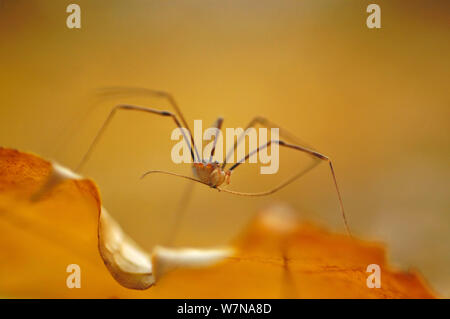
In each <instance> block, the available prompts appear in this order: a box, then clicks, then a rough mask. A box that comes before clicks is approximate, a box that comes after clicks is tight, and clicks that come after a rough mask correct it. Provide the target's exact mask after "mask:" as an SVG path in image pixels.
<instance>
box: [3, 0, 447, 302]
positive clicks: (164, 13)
mask: <svg viewBox="0 0 450 319" xmlns="http://www.w3.org/2000/svg"><path fill="white" fill-rule="evenodd" d="M70 3H71V2H66V1H58V2H55V1H49V0H48V1H43V0H41V1H17V0H16V1H1V2H0V39H1V40H0V60H1V61H2V68H1V73H0V86H1V90H0V145H1V146H4V147H12V148H17V149H20V150H24V151H32V152H34V153H37V154H39V155H41V156H43V157H48V158H52V159H54V160H57V161H58V162H60V163H61V164H63V165H66V166H68V167H72V168H74V167H75V166H76V165H77V164H78V162H79V161H80V159H81V157H82V156H83V153H84V152H85V151H86V149H87V147H88V146H89V143H90V141H91V140H92V139H93V137H94V136H95V133H96V131H97V130H98V129H99V128H100V126H101V124H102V122H103V120H104V119H105V118H106V116H107V114H108V112H109V110H110V109H111V108H112V107H113V106H114V105H116V104H119V103H133V104H139V105H146V106H151V107H155V108H160V109H168V110H169V109H170V107H169V105H168V104H167V102H166V101H164V100H161V99H157V98H149V97H146V96H139V95H134V94H128V95H120V96H113V97H111V98H108V99H100V98H99V96H98V94H96V92H98V91H96V90H97V89H99V88H102V87H110V86H127V87H145V88H152V89H160V90H166V91H169V92H171V93H172V94H173V95H174V96H175V99H176V100H177V101H178V103H179V104H180V106H181V107H182V110H183V112H184V115H185V116H186V117H187V119H188V121H189V124H190V125H191V126H192V123H193V120H194V119H202V120H203V121H204V126H207V125H208V124H210V123H213V122H214V120H215V119H216V117H217V116H219V115H221V116H223V117H224V118H225V122H224V127H243V126H245V125H246V124H247V123H248V122H249V121H250V119H251V118H252V117H253V116H255V115H263V116H265V117H267V118H269V119H271V120H273V121H274V122H275V123H277V124H279V125H280V126H281V127H283V128H287V129H288V130H290V131H292V132H293V133H294V134H295V135H297V136H298V137H300V138H301V139H302V140H304V141H306V142H308V143H309V144H311V145H313V146H314V147H315V148H316V149H317V150H319V151H321V152H322V153H324V154H326V155H328V156H330V157H331V158H332V159H333V161H334V166H335V169H336V173H337V177H338V181H339V183H340V187H341V189H342V193H343V197H344V203H345V207H346V210H347V214H348V216H347V218H348V220H349V224H350V227H351V228H352V230H353V232H354V233H355V234H356V235H357V236H358V237H362V238H366V239H371V240H376V241H381V242H384V243H386V245H387V247H388V252H389V258H390V259H391V261H392V262H393V263H394V264H396V265H398V266H399V267H402V268H408V267H414V268H416V269H418V270H420V272H421V273H422V274H423V275H424V276H425V278H426V279H427V280H428V281H429V282H430V283H431V285H432V287H433V288H434V289H435V290H436V291H437V292H439V293H440V294H441V295H443V296H450V254H449V249H448V244H449V242H450V232H449V225H450V214H449V207H450V198H449V196H448V189H449V186H450V185H449V180H450V178H449V177H450V169H449V155H450V152H449V147H448V145H449V142H450V140H449V137H450V122H449V120H450V95H449V90H448V87H449V78H450V61H449V59H448V56H449V48H450V42H449V35H450V28H449V21H450V19H449V18H450V17H449V15H450V14H449V13H450V10H449V9H450V6H449V3H448V1H433V2H429V1H424V0H423V1H408V2H405V1H377V2H376V3H377V4H379V5H380V7H381V23H382V28H381V29H378V30H377V29H368V28H367V26H366V18H367V16H368V13H366V7H367V5H368V4H370V3H371V2H369V1H357V0H353V1H345V2H344V1H332V0H327V1H320V2H317V1H312V0H308V1H300V0H296V1H294V0H292V1H287V0H283V1H265V0H264V1H254V0H253V1H248V0H241V1H236V0H234V1H217V0H214V1H206V0H199V1H161V0H155V1H148V2H143V1H95V2H93V1H76V3H77V4H79V5H80V7H81V19H82V28H81V29H80V30H75V29H72V30H71V29H68V28H67V27H66V18H67V15H68V14H67V13H66V7H67V5H68V4H70ZM88 110H90V111H91V112H90V113H89V114H90V116H89V117H87V118H85V119H83V118H84V114H86V112H87V111H88ZM205 128H206V127H204V129H205ZM172 129H173V124H172V122H171V121H170V120H167V119H163V118H158V117H154V116H151V115H146V114H140V113H133V112H123V113H119V114H118V115H117V117H116V119H115V120H114V122H113V123H112V125H111V127H110V128H109V129H108V131H107V132H106V134H105V136H104V139H103V140H102V142H101V143H100V144H99V146H98V147H97V148H96V149H95V151H94V153H93V156H92V158H91V160H90V161H89V162H88V163H87V165H86V167H85V168H84V169H83V171H82V174H84V175H86V176H89V177H92V178H93V179H94V180H95V181H96V182H97V183H98V185H99V187H100V189H101V193H102V196H103V201H104V205H105V206H106V207H107V208H108V210H109V211H110V213H111V214H112V215H113V216H114V217H115V218H116V219H117V220H118V221H119V222H120V223H121V225H122V226H123V228H124V229H125V231H126V232H127V233H128V234H130V235H132V237H133V238H134V239H135V240H136V241H137V242H138V243H139V244H141V245H142V246H143V247H146V248H148V249H151V247H152V246H153V245H155V244H156V243H163V242H165V241H167V240H168V239H167V236H168V234H170V233H171V232H170V231H171V229H172V227H173V222H174V221H173V219H174V216H175V212H176V210H177V207H178V205H179V200H180V198H181V197H182V193H183V190H184V189H185V187H186V185H187V184H188V182H186V181H184V180H179V179H176V178H173V177H167V176H156V175H155V176H151V177H148V178H146V179H144V180H139V177H140V175H141V174H142V173H143V172H145V171H146V170H149V169H165V170H170V171H176V172H180V173H184V174H187V173H190V167H189V166H188V165H175V164H173V163H172V161H171V157H170V151H171V148H172V146H173V145H174V144H175V143H174V142H173V141H171V140H170V133H171V131H172ZM280 158H281V159H280V163H281V168H280V171H279V173H278V174H276V175H275V176H261V175H259V174H258V167H257V166H256V165H253V164H251V165H250V164H247V165H242V167H240V168H239V169H236V171H235V172H234V174H233V176H232V185H230V189H234V190H241V191H261V190H266V189H269V188H270V187H271V186H275V185H277V183H278V182H280V181H281V180H282V179H283V178H286V177H288V176H290V174H294V173H295V172H297V170H299V169H301V168H302V167H304V164H305V163H306V162H305V161H304V158H305V156H303V155H301V154H295V153H292V151H280ZM244 166H245V167H244ZM275 202H276V203H286V204H287V205H290V206H292V207H294V208H295V209H296V210H297V211H298V213H299V214H300V215H301V216H302V218H304V219H305V220H312V221H315V222H316V223H318V224H322V225H325V226H326V227H327V228H330V229H333V230H335V231H340V232H343V231H344V228H343V224H342V219H341V217H340V214H339V206H338V201H337V196H336V194H335V191H334V188H333V182H332V179H331V176H330V174H329V170H328V167H327V165H323V164H322V165H321V166H319V168H316V169H315V170H314V171H312V172H311V173H309V174H308V175H307V176H305V177H304V178H302V179H301V180H299V181H297V182H295V183H294V184H292V185H290V186H289V187H287V188H286V189H284V190H283V191H280V192H279V193H277V194H275V195H273V196H270V197H264V198H242V197H234V196H233V195H229V194H222V193H218V192H216V191H213V190H211V189H208V188H207V187H204V186H201V185H196V186H195V190H194V193H193V198H192V201H191V202H190V204H189V206H188V209H187V211H186V216H185V217H184V218H183V220H182V228H181V230H180V232H179V234H178V235H177V237H176V241H175V242H176V244H177V245H184V246H185V245H196V246H211V245H217V244H222V243H226V242H228V241H229V240H230V239H232V238H233V237H234V236H235V235H236V234H237V233H238V232H239V231H240V230H241V229H242V227H243V226H244V225H245V224H246V223H247V222H248V221H249V220H250V218H251V217H252V216H253V215H254V213H255V212H256V211H257V210H258V209H260V208H261V207H265V206H267V205H270V204H272V203H275ZM0 262H1V261H0Z"/></svg>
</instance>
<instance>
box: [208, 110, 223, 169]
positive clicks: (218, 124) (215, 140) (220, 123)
mask: <svg viewBox="0 0 450 319" xmlns="http://www.w3.org/2000/svg"><path fill="white" fill-rule="evenodd" d="M222 124H223V117H219V118H218V119H217V120H216V122H215V123H214V124H213V126H212V127H215V128H216V129H217V132H219V131H220V129H221V128H222ZM217 132H216V135H215V136H214V144H213V147H212V149H211V156H210V157H209V161H210V162H212V159H213V157H214V152H215V151H216V144H217V138H218V137H219V134H218V133H217Z"/></svg>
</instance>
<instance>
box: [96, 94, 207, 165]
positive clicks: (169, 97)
mask: <svg viewBox="0 0 450 319" xmlns="http://www.w3.org/2000/svg"><path fill="white" fill-rule="evenodd" d="M98 92H99V94H100V95H101V96H111V95H121V94H133V95H148V96H153V97H159V98H163V99H166V100H167V101H168V102H169V104H170V105H171V106H172V107H173V109H174V110H175V113H176V115H178V117H179V118H180V121H181V123H182V124H183V127H185V128H186V129H187V130H188V131H189V134H191V142H192V145H194V151H195V155H197V159H198V161H201V157H200V156H199V153H198V151H197V147H196V145H195V143H194V136H193V135H192V131H191V129H190V128H189V125H188V123H187V121H186V119H185V117H184V115H183V113H182V112H181V109H180V107H179V106H178V103H177V102H176V101H175V98H174V97H173V95H172V94H170V93H168V92H165V91H160V90H153V89H147V88H141V87H122V86H114V87H105V88H101V89H99V90H98Z"/></svg>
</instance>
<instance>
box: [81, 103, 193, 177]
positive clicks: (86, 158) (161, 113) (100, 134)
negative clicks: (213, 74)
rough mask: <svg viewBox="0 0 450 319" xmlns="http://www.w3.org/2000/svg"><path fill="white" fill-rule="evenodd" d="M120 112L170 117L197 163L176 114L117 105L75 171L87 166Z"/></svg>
mask: <svg viewBox="0 0 450 319" xmlns="http://www.w3.org/2000/svg"><path fill="white" fill-rule="evenodd" d="M118 110H132V111H141V112H147V113H151V114H156V115H160V116H168V117H171V118H172V119H173V120H174V122H175V124H176V125H177V126H178V127H179V128H180V129H181V132H182V134H183V136H184V139H185V141H186V143H187V145H188V146H189V148H190V150H191V156H192V160H193V161H195V157H194V152H193V150H192V146H191V144H190V142H189V139H188V138H187V136H186V134H185V133H184V131H183V130H182V127H181V124H180V122H179V121H178V118H177V117H176V115H175V114H173V113H171V112H168V111H160V110H155V109H152V108H148V107H144V106H137V105H117V106H115V107H114V108H113V109H112V110H111V112H110V113H109V115H108V117H107V118H106V120H105V122H104V123H103V125H102V127H101V128H100V130H99V131H98V133H97V135H96V136H95V138H94V140H93V141H92V143H91V145H90V146H89V149H88V150H87V152H86V154H84V156H83V158H82V160H81V162H80V164H78V166H77V168H76V169H75V171H77V172H78V171H80V170H81V169H82V168H83V166H84V164H86V162H87V160H88V159H89V157H90V156H91V154H92V151H93V150H94V148H95V146H96V145H97V143H98V142H99V140H100V138H101V136H102V135H103V133H104V132H105V130H106V128H107V127H108V125H109V123H110V122H111V120H112V119H113V117H114V115H115V114H116V112H117V111H118Z"/></svg>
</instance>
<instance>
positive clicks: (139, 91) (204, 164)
mask: <svg viewBox="0 0 450 319" xmlns="http://www.w3.org/2000/svg"><path fill="white" fill-rule="evenodd" d="M102 93H103V94H105V95H108V94H109V95H112V94H120V93H128V94H129V93H134V94H136V95H147V96H154V97H160V98H164V99H166V100H167V101H168V102H169V104H170V105H171V106H172V108H173V109H174V111H175V112H174V113H172V112H169V111H162V110H158V109H154V108H149V107H144V106H137V105H128V104H122V105H117V106H115V107H114V108H113V109H112V110H111V111H110V113H109V115H108V117H107V118H106V120H105V122H104V123H103V125H102V126H101V128H100V129H99V131H98V133H97V134H96V136H95V138H94V140H93V141H92V143H91V144H90V146H89V148H88V150H87V152H86V154H85V155H84V156H83V158H82V160H81V162H80V164H79V165H78V166H77V168H76V171H80V170H81V169H82V168H83V166H84V165H85V164H86V162H87V161H88V160H89V158H90V156H91V154H92V152H93V150H94V148H95V146H96V145H97V144H98V142H99V141H100V139H101V137H102V135H103V133H104V132H105V130H106V128H107V127H108V125H109V124H110V122H111V121H112V119H113V118H114V115H115V114H116V113H117V111H119V110H128V111H140V112H145V113H147V114H153V115H157V116H158V117H161V118H162V117H166V118H170V119H171V120H172V121H173V122H174V123H175V125H176V126H177V127H178V128H179V129H180V131H181V132H182V134H183V139H184V141H185V142H186V144H187V145H188V147H189V150H190V153H191V157H192V161H193V163H194V164H193V172H194V176H192V177H191V176H186V175H180V174H176V173H172V172H167V171H162V170H150V171H147V172H145V173H144V174H143V175H142V176H141V178H144V177H146V176H148V175H150V174H156V173H159V174H166V175H171V176H176V177H179V178H184V179H187V180H190V181H192V182H196V183H200V184H204V185H207V186H209V187H211V188H214V189H216V190H218V191H221V192H225V193H229V194H233V195H239V196H253V197H257V196H267V195H270V194H273V193H275V192H277V191H279V190H280V189H282V188H284V187H286V186H288V185H289V184H291V183H292V182H294V181H295V180H297V179H299V178H300V177H302V176H303V175H305V174H306V173H308V172H309V171H310V170H312V169H313V168H314V167H316V166H317V165H318V164H319V163H320V162H322V161H324V162H327V163H328V165H329V167H330V171H331V176H332V178H333V182H334V186H335V189H336V193H337V195H338V199H339V205H340V210H341V215H342V219H343V222H344V225H345V228H346V230H347V233H348V234H349V235H350V236H351V232H350V228H349V226H348V223H347V218H346V216H345V210H344V203H343V200H342V196H341V192H340V190H339V186H338V183H337V179H336V174H335V171H334V168H333V164H332V162H331V159H330V158H329V157H327V156H325V155H323V154H321V153H319V152H317V151H315V150H313V149H312V148H311V147H309V146H301V145H300V144H302V145H306V144H304V143H301V142H300V141H299V140H298V139H297V138H296V137H295V136H294V135H292V134H291V133H289V132H288V131H287V130H285V129H283V128H281V127H279V126H277V125H275V124H274V123H272V122H271V121H269V120H268V119H266V118H263V117H260V116H257V117H255V118H253V119H252V120H251V121H250V122H249V123H248V125H247V126H246V128H245V130H244V132H243V133H241V134H240V135H239V136H238V138H237V140H236V142H235V143H234V146H233V148H232V149H230V150H228V151H227V153H226V158H225V160H224V162H223V164H222V165H220V164H219V163H217V162H213V161H212V159H213V156H214V151H215V146H216V142H217V137H218V134H216V136H215V139H214V143H213V147H212V149H211V154H210V157H209V158H208V159H203V158H202V157H201V156H200V155H199V152H198V150H197V147H196V145H195V143H194V139H193V135H192V132H191V130H190V128H189V126H188V124H187V122H186V119H185V117H184V116H183V114H182V112H181V109H180V108H179V106H178V104H177V103H176V101H175V99H174V98H173V97H172V95H171V94H169V93H166V92H162V91H156V90H150V89H144V88H123V87H115V88H106V89H103V90H102ZM222 124H223V118H221V117H219V118H218V119H217V120H216V122H215V123H214V124H213V126H212V127H213V128H217V129H218V130H220V129H221V127H222ZM257 124H259V125H261V126H263V127H267V128H274V127H276V128H279V132H280V136H281V137H282V138H283V139H285V140H286V141H290V142H291V143H287V142H286V141H285V140H281V139H277V140H270V141H269V142H267V143H266V144H263V145H260V146H259V147H257V148H256V149H254V150H252V151H250V152H249V153H248V154H246V155H245V156H244V157H243V158H242V159H240V160H239V161H237V162H236V164H234V165H232V166H231V167H230V168H229V169H227V168H226V167H227V164H228V163H227V162H228V161H229V159H230V156H231V155H232V154H233V153H234V151H235V150H236V148H237V146H238V145H239V144H240V143H241V142H242V141H243V140H244V138H245V133H246V131H247V130H248V129H249V128H251V127H254V126H255V125H257ZM182 128H185V129H187V131H188V132H189V134H190V139H189V138H188V137H187V136H186V134H185V133H184V131H183V130H182ZM275 143H276V144H278V145H279V146H282V147H285V148H287V149H291V150H294V151H298V152H302V153H304V154H306V155H308V156H310V157H311V158H312V159H313V162H312V164H311V165H309V166H308V167H307V168H306V169H304V170H302V171H300V172H298V173H296V174H295V175H293V176H292V177H289V178H288V179H286V180H285V181H284V182H282V183H281V184H279V185H278V186H276V187H274V188H272V189H270V190H267V191H264V192H257V193H244V192H238V191H232V190H228V189H224V188H223V187H221V185H223V184H229V183H230V181H231V173H232V172H234V170H235V169H236V168H238V167H239V166H240V165H241V164H242V163H243V162H245V161H246V160H247V159H248V158H249V157H250V156H252V155H254V154H258V153H259V151H261V150H263V149H265V148H268V147H270V145H271V144H275ZM191 192H192V183H190V184H189V185H188V187H187V188H186V190H185V191H184V194H183V198H182V200H183V201H182V202H183V203H185V204H186V203H187V201H188V199H189V198H190V194H191ZM186 206H187V205H183V206H180V209H179V210H178V215H177V216H176V218H175V225H174V226H173V227H172V229H173V230H172V232H171V234H170V237H169V239H168V244H170V243H171V242H172V241H173V240H174V238H175V235H176V233H177V230H178V228H179V224H180V220H181V217H182V214H183V211H184V209H185V207H186Z"/></svg>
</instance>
